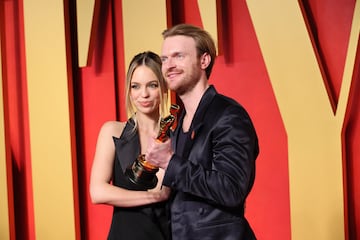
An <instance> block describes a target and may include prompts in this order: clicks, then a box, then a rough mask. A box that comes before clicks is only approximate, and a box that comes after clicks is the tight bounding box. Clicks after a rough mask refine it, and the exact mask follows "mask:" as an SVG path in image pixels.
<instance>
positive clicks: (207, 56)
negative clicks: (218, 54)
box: [200, 52, 211, 70]
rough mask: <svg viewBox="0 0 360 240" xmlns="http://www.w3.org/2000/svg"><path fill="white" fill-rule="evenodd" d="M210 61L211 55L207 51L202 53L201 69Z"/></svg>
mask: <svg viewBox="0 0 360 240" xmlns="http://www.w3.org/2000/svg"><path fill="white" fill-rule="evenodd" d="M210 62H211V56H210V54H209V53H207V52H206V53H203V55H202V56H201V57H200V66H201V68H202V69H204V70H205V69H206V68H207V67H208V66H209V64H210Z"/></svg>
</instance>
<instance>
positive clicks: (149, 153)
mask: <svg viewBox="0 0 360 240" xmlns="http://www.w3.org/2000/svg"><path fill="white" fill-rule="evenodd" d="M173 153H174V152H173V150H172V149H171V140H170V139H168V140H166V141H165V142H160V141H159V140H157V139H155V138H152V139H151V140H150V141H149V145H148V148H147V150H146V152H145V160H146V161H147V162H149V163H150V164H151V165H154V166H158V167H159V168H162V169H164V170H166V168H167V166H168V164H169V161H170V159H171V156H172V155H173Z"/></svg>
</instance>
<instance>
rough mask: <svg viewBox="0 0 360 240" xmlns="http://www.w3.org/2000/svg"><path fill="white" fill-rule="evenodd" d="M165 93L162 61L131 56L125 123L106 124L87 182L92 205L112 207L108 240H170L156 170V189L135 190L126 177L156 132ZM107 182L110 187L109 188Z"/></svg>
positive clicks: (163, 195)
mask: <svg viewBox="0 0 360 240" xmlns="http://www.w3.org/2000/svg"><path fill="white" fill-rule="evenodd" d="M166 93H167V89H166V84H165V81H164V78H163V76H162V73H161V59H160V58H159V56H158V55H156V54H155V53H153V52H150V51H148V52H144V53H140V54H138V55H136V56H135V57H134V58H133V59H132V61H131V62H130V65H129V69H128V72H127V76H126V110H127V114H128V118H129V119H128V121H127V122H117V121H110V122H106V123H105V124H104V125H103V126H102V127H101V130H100V132H99V136H98V141H97V145H96V151H95V156H94V161H93V165H92V170H91V177H90V195H91V200H92V202H93V203H94V204H108V205H112V206H114V212H113V217H112V223H111V227H110V231H109V235H108V239H126V240H130V239H136V240H141V239H155V240H158V239H160V240H161V239H169V236H170V234H169V219H168V216H167V213H166V201H165V200H166V199H167V198H168V197H169V194H170V190H169V188H167V187H161V183H162V178H163V174H164V172H163V170H159V171H158V172H157V173H156V175H157V178H158V182H157V185H156V186H155V188H153V189H150V190H139V189H141V188H138V186H137V185H136V184H134V183H133V182H131V181H129V177H128V176H127V175H126V174H125V172H126V169H127V168H129V166H131V165H132V164H133V162H134V160H135V159H136V158H137V157H138V156H139V154H143V153H144V151H145V150H146V148H147V144H148V139H149V138H151V137H153V136H155V135H156V133H157V132H158V131H159V122H160V118H161V117H163V116H164V115H165V112H166V109H167V104H166V103H167V94H166ZM111 181H112V184H111V183H110V182H111Z"/></svg>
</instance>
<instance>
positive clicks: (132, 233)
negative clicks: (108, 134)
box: [108, 119, 171, 240]
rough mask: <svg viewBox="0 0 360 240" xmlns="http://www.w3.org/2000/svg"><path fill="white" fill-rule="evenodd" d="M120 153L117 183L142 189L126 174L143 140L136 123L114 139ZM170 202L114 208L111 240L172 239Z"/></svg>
mask: <svg viewBox="0 0 360 240" xmlns="http://www.w3.org/2000/svg"><path fill="white" fill-rule="evenodd" d="M113 139H114V143H115V148H116V154H115V161H114V171H113V184H114V185H115V186H118V187H122V188H126V189H130V190H141V189H140V188H139V186H138V185H135V184H133V183H132V182H131V181H130V180H128V178H127V176H126V175H125V170H126V168H127V167H129V166H131V165H132V163H133V162H134V160H135V159H136V158H137V156H138V155H139V154H140V141H139V135H138V132H137V130H134V122H133V120H131V119H130V120H129V121H128V122H127V123H126V125H125V128H124V130H123V132H122V134H121V136H120V138H117V137H113ZM168 209H169V208H168V206H167V203H166V202H161V203H155V204H150V205H145V206H141V207H131V208H123V207H114V211H113V216H112V222H111V226H110V231H109V235H108V240H132V239H133V240H167V239H171V237H170V236H171V234H170V215H169V213H168Z"/></svg>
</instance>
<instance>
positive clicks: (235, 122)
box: [163, 106, 258, 207]
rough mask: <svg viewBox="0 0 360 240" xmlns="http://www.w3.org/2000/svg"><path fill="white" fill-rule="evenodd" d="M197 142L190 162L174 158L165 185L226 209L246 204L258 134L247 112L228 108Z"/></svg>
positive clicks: (191, 152)
mask: <svg viewBox="0 0 360 240" xmlns="http://www.w3.org/2000/svg"><path fill="white" fill-rule="evenodd" d="M210 121H211V120H210ZM208 126H209V125H208ZM198 138H199V139H195V140H194V141H197V142H194V145H193V147H192V149H191V150H190V155H189V159H184V158H181V157H179V156H177V155H176V154H174V155H173V156H172V159H171V160H170V163H169V165H168V168H167V170H166V173H165V177H164V180H163V184H164V185H166V186H169V187H171V188H173V189H176V190H178V191H181V192H184V193H188V194H191V195H193V196H197V197H200V198H202V199H207V200H208V201H209V202H211V203H214V204H219V205H222V206H225V207H237V206H239V205H242V204H244V202H245V199H246V197H247V195H248V193H249V192H250V190H251V188H252V186H253V183H254V178H255V159H256V157H257V155H258V140H257V136H256V132H255V129H254V127H253V125H252V122H251V120H250V117H249V116H248V114H247V113H246V111H245V110H244V109H243V108H242V107H239V106H232V107H228V108H226V110H225V111H223V112H222V114H221V116H220V117H219V118H217V120H216V122H215V123H214V122H212V124H211V127H208V129H202V130H201V132H200V133H199V136H198ZM205 158H207V159H205ZM209 163H210V164H209Z"/></svg>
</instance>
